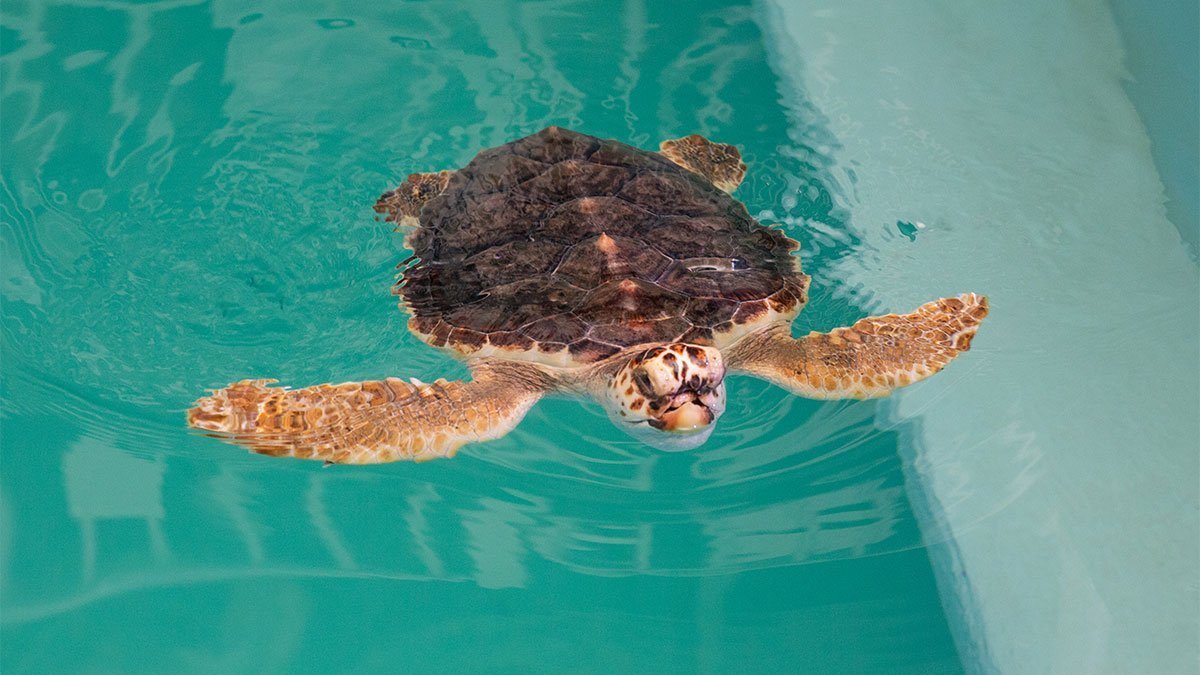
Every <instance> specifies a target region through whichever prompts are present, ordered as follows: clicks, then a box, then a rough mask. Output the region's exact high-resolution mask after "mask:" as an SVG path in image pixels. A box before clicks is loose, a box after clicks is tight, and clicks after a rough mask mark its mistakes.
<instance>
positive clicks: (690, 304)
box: [396, 127, 808, 365]
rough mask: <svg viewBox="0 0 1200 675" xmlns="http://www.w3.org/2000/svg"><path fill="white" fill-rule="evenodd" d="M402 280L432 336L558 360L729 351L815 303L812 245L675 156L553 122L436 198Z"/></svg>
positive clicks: (467, 346)
mask: <svg viewBox="0 0 1200 675" xmlns="http://www.w3.org/2000/svg"><path fill="white" fill-rule="evenodd" d="M418 220H419V226H418V228H417V230H416V231H415V232H414V233H413V234H412V236H411V238H410V239H409V242H410V245H411V246H412V248H413V250H414V254H415V259H416V262H415V263H413V264H412V265H410V266H409V267H408V268H407V269H405V270H404V274H403V277H402V279H401V280H400V282H399V283H398V284H397V287H396V291H397V293H398V294H399V295H401V296H402V297H403V299H404V303H405V304H406V305H407V307H408V308H409V309H410V310H411V312H412V318H411V320H410V322H409V326H410V328H411V329H412V330H413V331H414V332H415V333H417V334H418V335H420V336H422V337H423V338H424V339H426V340H427V341H428V342H429V343H430V344H432V345H435V346H439V347H447V348H450V349H454V350H457V351H460V352H462V353H466V354H478V355H491V354H498V355H502V356H505V357H506V358H513V359H527V360H533V361H540V362H544V363H551V364H556V365H574V364H582V363H592V362H595V361H597V360H600V359H603V358H606V357H608V356H611V355H613V354H615V353H617V352H619V351H622V350H624V349H627V348H629V347H633V346H635V345H640V344H655V343H664V342H676V341H678V342H690V343H694V344H700V345H716V346H718V347H723V346H725V345H726V344H728V343H729V342H731V341H732V340H733V339H735V338H736V337H738V336H740V335H742V334H744V333H745V332H747V331H748V330H750V329H752V328H757V327H758V326H761V325H765V324H766V323H770V322H773V321H787V320H790V319H791V318H793V317H794V316H795V315H796V313H797V312H799V310H800V309H801V308H802V307H803V305H804V303H805V302H806V301H807V288H808V277H807V276H805V275H804V274H802V273H801V272H800V269H799V264H798V260H799V259H798V258H797V257H796V256H794V255H793V254H792V252H793V251H794V250H795V249H796V248H798V244H797V243H796V242H794V241H792V240H791V239H789V238H787V237H786V236H784V235H783V234H782V233H780V232H779V231H777V230H773V229H770V228H767V227H764V226H762V225H760V224H759V223H758V222H756V221H755V220H754V219H753V218H751V217H750V215H749V214H748V213H747V212H746V209H745V207H744V206H742V204H741V203H740V202H738V201H737V200H735V199H733V198H732V197H730V196H729V195H728V194H726V193H725V192H723V191H721V190H720V189H718V188H717V187H715V186H714V185H712V184H711V183H709V182H708V181H707V180H705V179H704V178H702V177H701V176H698V175H696V174H694V173H692V172H690V171H687V170H685V169H683V168H681V167H680V166H678V165H677V164H675V163H673V162H671V161H669V160H668V159H666V158H664V157H663V156H661V155H659V154H657V153H652V152H647V151H644V150H639V149H638V148H634V147H631V146H629V145H625V144H624V143H619V142H617V141H611V140H601V139H599V138H594V137H592V136H587V135H584V134H580V133H576V132H573V131H568V130H565V129H560V128H557V127H550V128H548V129H545V130H543V131H541V132H538V133H536V134H534V135H532V136H528V137H526V138H522V139H520V140H518V141H514V142H512V143H509V144H507V145H502V146H500V147H497V148H492V149H489V150H484V151H483V152H481V153H479V155H478V156H476V157H475V159H474V160H472V161H471V163H470V164H468V165H467V166H466V167H464V168H463V169H461V170H459V171H458V172H456V173H454V175H453V176H451V177H450V179H449V181H448V183H447V185H446V187H445V190H444V191H443V192H442V193H441V194H440V195H439V196H438V197H435V198H434V199H432V200H430V201H429V202H427V203H426V204H425V205H424V208H423V209H422V210H421V212H420V216H419V219H418Z"/></svg>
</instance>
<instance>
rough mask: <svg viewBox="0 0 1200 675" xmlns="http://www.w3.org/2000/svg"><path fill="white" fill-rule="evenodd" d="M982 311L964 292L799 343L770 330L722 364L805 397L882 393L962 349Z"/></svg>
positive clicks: (980, 302) (980, 300)
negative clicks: (901, 313) (910, 311)
mask: <svg viewBox="0 0 1200 675" xmlns="http://www.w3.org/2000/svg"><path fill="white" fill-rule="evenodd" d="M987 313H988V302H987V298H986V297H984V296H982V295H975V294H974V293H966V294H964V295H960V296H958V297H957V298H943V299H941V300H935V301H934V302H930V303H926V304H924V305H922V306H921V307H919V308H917V310H916V311H915V312H912V313H911V314H904V315H897V314H888V315H887V316H875V317H870V318H866V319H862V320H860V321H858V322H857V323H855V324H854V325H853V326H849V327H846V328H836V329H834V330H832V331H830V332H829V333H810V334H809V335H808V336H807V337H803V338H800V339H793V338H791V337H789V336H788V335H786V334H783V333H778V332H776V333H768V334H764V335H760V336H751V337H748V338H746V339H745V340H744V341H743V342H742V343H739V344H738V345H736V346H735V347H734V349H733V351H732V353H731V354H730V356H729V359H728V362H729V364H730V366H731V367H732V368H735V369H737V370H740V371H742V372H746V373H750V374H752V375H757V376H759V377H762V378H763V379H766V380H770V381H771V382H774V383H775V384H778V385H780V386H781V387H784V388H785V389H789V390H791V391H792V392H793V393H795V394H797V395H800V396H804V397H807V398H820V399H833V398H876V397H879V396H887V395H888V394H890V393H891V392H892V390H893V389H895V388H897V387H903V386H904V385H906V384H911V383H913V382H917V381H919V380H923V379H925V378H927V377H929V376H930V375H933V374H934V373H936V372H938V371H939V370H941V369H942V368H943V367H945V365H946V364H947V363H950V361H951V360H952V359H953V358H954V357H955V356H958V355H959V354H961V353H962V352H965V351H967V350H968V349H970V347H971V339H972V338H973V337H974V336H975V331H976V330H977V329H978V328H979V323H980V321H982V320H983V318H984V317H985V316H987Z"/></svg>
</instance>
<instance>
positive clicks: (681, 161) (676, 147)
mask: <svg viewBox="0 0 1200 675" xmlns="http://www.w3.org/2000/svg"><path fill="white" fill-rule="evenodd" d="M658 152H659V153H660V154H661V155H663V156H664V157H666V158H667V159H669V160H671V161H672V162H675V163H676V164H678V165H679V166H682V167H683V168H685V169H687V170H688V171H691V172H692V173H698V174H700V175H701V176H704V177H705V178H707V179H708V181H709V182H710V183H712V184H713V185H715V186H717V187H719V188H721V189H722V190H724V191H726V192H733V191H734V190H736V189H737V187H738V186H739V185H741V184H742V178H744V177H745V176H746V165H745V164H744V163H743V162H742V153H740V152H738V149H737V148H735V147H734V146H732V145H726V144H725V143H713V142H712V141H710V140H708V139H707V138H705V137H703V136H700V135H698V134H692V135H691V136H684V137H683V138H676V139H674V140H670V141H663V142H662V143H661V144H659V146H658Z"/></svg>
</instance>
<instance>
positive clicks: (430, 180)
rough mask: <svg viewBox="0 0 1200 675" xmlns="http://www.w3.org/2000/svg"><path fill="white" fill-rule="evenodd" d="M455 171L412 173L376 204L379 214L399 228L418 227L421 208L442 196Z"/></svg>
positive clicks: (382, 196)
mask: <svg viewBox="0 0 1200 675" xmlns="http://www.w3.org/2000/svg"><path fill="white" fill-rule="evenodd" d="M453 175H454V172H453V171H438V172H436V173H412V174H409V175H408V179H407V180H405V181H404V182H403V183H401V184H400V187H398V188H396V189H395V190H388V191H387V192H385V193H383V194H382V195H380V197H379V200H378V201H376V202H375V211H376V212H377V213H385V214H387V218H385V220H386V221H387V222H389V223H396V227H397V228H401V227H416V225H417V222H418V216H420V215H421V207H422V206H425V202H427V201H429V200H430V199H433V198H434V197H436V196H438V195H440V194H442V190H445V189H446V183H448V182H449V181H450V176H453Z"/></svg>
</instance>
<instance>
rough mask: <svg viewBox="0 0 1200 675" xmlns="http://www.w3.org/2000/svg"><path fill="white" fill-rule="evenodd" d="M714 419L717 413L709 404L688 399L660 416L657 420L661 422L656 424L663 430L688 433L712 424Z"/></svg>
mask: <svg viewBox="0 0 1200 675" xmlns="http://www.w3.org/2000/svg"><path fill="white" fill-rule="evenodd" d="M714 419H716V415H714V414H713V411H712V410H711V409H710V408H709V407H708V406H706V405H704V404H703V403H701V402H700V401H688V402H687V403H684V404H683V405H680V406H678V407H676V408H672V409H670V410H668V411H667V412H665V413H663V414H662V415H661V416H659V418H658V420H655V421H657V422H658V423H659V424H656V425H655V426H657V427H658V428H660V429H662V430H663V431H671V432H675V433H688V432H692V431H696V430H697V429H702V428H704V427H706V426H708V425H710V424H712V421H713V420H714ZM659 425H661V426H659Z"/></svg>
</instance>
